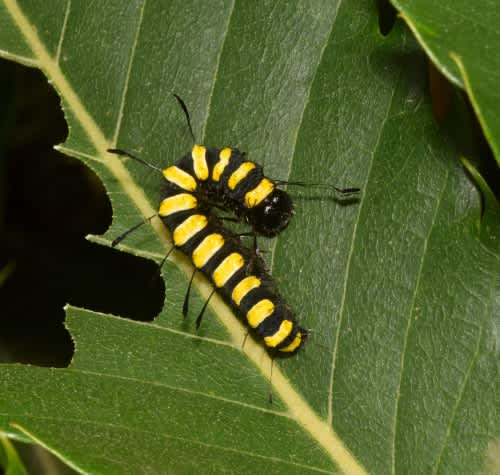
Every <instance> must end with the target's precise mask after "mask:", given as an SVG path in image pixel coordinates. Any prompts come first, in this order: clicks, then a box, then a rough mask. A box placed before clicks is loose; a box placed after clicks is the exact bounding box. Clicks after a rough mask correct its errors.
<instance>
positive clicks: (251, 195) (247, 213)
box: [158, 145, 307, 353]
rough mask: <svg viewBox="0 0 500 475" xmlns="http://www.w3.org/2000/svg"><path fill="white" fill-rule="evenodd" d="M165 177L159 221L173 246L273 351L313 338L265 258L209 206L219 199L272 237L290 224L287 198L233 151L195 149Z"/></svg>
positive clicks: (292, 348)
mask: <svg viewBox="0 0 500 475" xmlns="http://www.w3.org/2000/svg"><path fill="white" fill-rule="evenodd" d="M162 173H163V177H164V178H165V182H164V184H163V191H162V200H161V203H160V207H159V211H158V215H159V216H160V218H161V219H162V221H163V222H164V223H165V225H166V226H167V228H168V229H169V231H170V232H171V234H172V240H173V244H174V246H176V247H178V248H179V249H181V251H182V252H183V253H184V254H186V255H187V256H188V257H189V258H190V259H191V261H192V262H193V265H194V266H195V268H196V269H198V270H201V272H203V274H205V276H207V277H208V278H209V279H210V280H211V282H212V283H213V284H214V286H215V288H216V289H217V290H218V292H219V293H220V295H221V296H222V297H223V298H224V300H225V301H226V302H227V303H229V304H230V306H231V307H232V308H233V309H234V311H235V312H236V313H237V314H238V315H239V316H240V317H242V318H244V319H246V322H247V324H248V325H249V327H250V328H251V329H252V330H253V331H255V333H256V334H257V335H258V336H260V337H261V338H262V339H263V341H264V344H265V345H266V346H267V347H268V349H270V350H277V351H279V352H282V353H293V352H295V351H296V350H298V349H299V348H300V346H301V345H302V343H303V342H304V340H305V338H306V336H307V331H306V330H305V329H304V328H302V327H301V326H299V325H298V324H297V322H296V321H295V318H294V315H293V313H292V312H291V311H290V309H289V308H288V307H287V305H286V304H285V302H284V301H283V299H282V298H281V296H280V295H279V293H278V291H277V290H276V288H275V285H274V283H273V281H272V279H271V277H270V276H269V275H268V274H267V272H266V271H265V269H264V266H263V265H262V264H261V262H260V258H259V257H258V256H256V255H255V253H252V252H251V251H250V250H249V249H247V248H245V247H244V246H243V245H242V243H241V240H240V239H239V238H238V237H237V236H235V235H234V234H233V233H232V232H230V231H228V230H227V229H225V228H224V227H223V226H222V225H221V223H220V221H219V220H218V219H217V218H216V217H215V216H214V215H213V214H212V213H211V211H210V209H209V207H207V205H206V203H207V202H212V201H213V200H214V199H219V202H222V203H225V205H226V206H228V207H233V209H234V210H235V213H236V214H237V215H240V216H244V217H245V219H246V220H247V221H248V222H250V223H252V224H253V225H254V229H259V230H261V231H262V232H263V233H265V234H266V235H270V234H271V233H273V234H276V233H277V232H278V231H279V230H280V229H282V228H283V227H284V226H286V224H288V220H289V217H290V215H291V209H292V208H291V204H292V202H291V200H290V198H289V196H288V194H286V193H285V192H284V191H282V190H279V189H277V188H276V187H275V185H274V183H273V182H272V181H271V180H270V179H268V178H266V177H264V175H263V171H262V167H260V166H259V165H257V164H255V163H254V162H250V161H247V160H245V159H244V158H243V156H242V154H241V153H240V152H239V151H238V150H237V149H234V148H228V147H227V148H223V149H213V148H206V147H204V146H202V145H194V146H193V148H192V150H191V153H189V154H187V155H186V156H184V157H183V158H181V159H180V160H179V161H178V162H177V164H175V165H173V166H170V167H168V168H166V169H164V170H163V172H162ZM278 192H279V193H278ZM273 203H277V205H278V206H277V208H275V207H273V205H272V204H273ZM259 218H262V220H259Z"/></svg>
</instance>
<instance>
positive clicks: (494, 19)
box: [391, 0, 500, 164]
mask: <svg viewBox="0 0 500 475" xmlns="http://www.w3.org/2000/svg"><path fill="white" fill-rule="evenodd" d="M391 1H392V3H393V4H394V6H395V7H396V8H397V9H398V10H400V12H401V16H402V17H403V18H404V20H405V21H406V23H408V26H409V27H410V28H411V30H412V31H413V33H414V34H415V36H416V37H417V39H418V41H419V42H420V44H421V45H422V46H423V48H424V49H425V51H426V53H427V54H428V55H429V57H430V58H431V60H432V61H433V63H434V64H435V65H436V66H437V68H438V69H439V70H440V71H441V72H442V73H443V74H444V75H445V76H446V77H447V78H448V79H449V80H450V81H452V82H454V83H455V84H458V85H460V86H461V87H462V88H464V89H465V90H466V91H467V94H468V96H469V98H470V100H471V103H472V105H473V107H474V110H475V112H476V115H477V117H478V119H479V122H480V123H481V126H482V128H483V132H484V135H485V136H486V138H487V140H488V142H489V144H490V147H491V149H492V150H493V153H494V154H495V157H496V160H497V162H498V163H499V164H500V116H499V114H498V111H499V110H500V93H499V88H498V84H500V55H498V54H497V51H498V49H499V48H500V30H499V29H498V25H499V24H500V9H499V8H498V4H497V2H495V1H492V0H479V1H475V2H470V1H467V0H460V1H457V0H448V1H444V2H443V1H441V2H434V1H432V0H418V1H408V0H391Z"/></svg>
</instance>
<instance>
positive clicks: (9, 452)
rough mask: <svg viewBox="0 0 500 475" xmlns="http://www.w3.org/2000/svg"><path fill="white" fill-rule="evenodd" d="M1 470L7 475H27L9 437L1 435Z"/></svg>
mask: <svg viewBox="0 0 500 475" xmlns="http://www.w3.org/2000/svg"><path fill="white" fill-rule="evenodd" d="M0 468H2V469H3V471H2V473H4V474H5V475H27V473H28V472H27V471H26V469H25V467H24V465H23V463H22V461H21V459H20V458H19V455H18V454H17V452H16V449H15V448H14V446H13V445H12V443H11V442H10V441H9V439H8V438H7V437H5V436H4V435H1V434H0Z"/></svg>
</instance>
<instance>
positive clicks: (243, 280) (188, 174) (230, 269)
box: [108, 95, 359, 355]
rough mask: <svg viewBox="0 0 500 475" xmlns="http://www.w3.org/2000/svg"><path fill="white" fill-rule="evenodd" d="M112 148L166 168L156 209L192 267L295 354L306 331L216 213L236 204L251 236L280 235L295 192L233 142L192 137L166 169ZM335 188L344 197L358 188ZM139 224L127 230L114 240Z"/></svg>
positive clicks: (258, 329) (267, 340) (272, 347)
mask: <svg viewBox="0 0 500 475" xmlns="http://www.w3.org/2000/svg"><path fill="white" fill-rule="evenodd" d="M175 97H176V99H177V100H178V101H179V103H180V105H181V107H182V109H183V110H184V113H185V115H186V119H187V123H188V126H189V130H190V132H191V136H192V137H193V141H194V142H195V140H194V134H193V132H192V128H191V123H190V118H189V114H188V111H187V108H186V106H185V104H184V102H183V101H182V99H180V98H179V97H178V96H176V95H175ZM108 152H109V153H113V154H117V155H122V156H126V157H129V158H132V159H134V160H136V161H139V162H141V163H142V164H143V165H146V166H148V167H150V168H153V169H155V170H156V171H158V172H160V173H161V174H162V176H163V184H162V190H161V201H160V205H159V209H158V214H157V215H158V216H159V217H160V219H161V220H162V221H163V223H164V224H165V226H166V227H167V228H168V230H169V231H170V233H171V236H172V241H173V245H174V248H177V249H180V250H181V251H182V252H183V253H184V254H185V255H186V256H187V257H188V258H189V259H190V260H191V262H192V263H193V265H194V267H195V270H199V271H201V272H202V273H203V274H204V275H205V276H206V277H207V278H208V279H209V280H210V281H211V282H212V284H213V285H214V287H215V289H216V290H217V291H218V292H219V294H220V295H221V296H222V298H223V299H224V301H225V302H226V303H228V304H229V305H230V306H231V307H232V309H233V310H234V312H235V313H236V314H237V315H238V316H239V317H240V318H242V319H243V320H245V321H246V323H247V324H248V326H249V327H250V328H251V329H252V331H253V332H255V334H256V335H258V336H259V337H260V338H262V340H263V342H264V344H265V345H266V347H267V349H268V350H269V351H270V352H276V353H278V354H285V355H286V354H294V353H295V352H296V351H297V350H298V349H299V348H300V347H301V346H302V345H303V343H304V341H305V340H306V338H307V335H308V331H307V330H306V329H304V328H303V327H301V326H300V325H299V324H298V323H297V321H296V319H295V316H294V314H293V312H292V311H291V310H290V308H289V307H288V306H287V304H286V303H285V301H284V300H283V298H282V297H281V296H280V294H279V292H278V291H277V289H276V286H275V284H274V282H273V280H272V278H271V276H270V275H269V274H268V272H267V270H266V268H265V265H264V264H263V261H262V259H261V258H260V256H258V255H257V253H256V252H255V251H252V250H250V249H248V248H246V247H244V246H243V243H242V242H241V239H240V237H239V236H238V235H236V234H234V233H233V232H231V231H229V230H228V229H226V228H225V227H224V226H223V225H222V223H221V220H220V219H219V218H218V217H217V216H216V215H215V213H214V212H213V208H214V207H219V208H223V209H226V210H231V211H233V212H234V214H235V215H236V216H237V217H238V218H239V220H240V221H243V222H245V223H247V224H249V225H250V226H251V227H252V229H253V231H254V235H255V233H256V234H261V235H264V236H275V235H277V234H278V233H280V232H281V231H282V230H283V229H284V228H286V226H287V225H288V223H289V220H290V218H291V216H292V213H293V204H292V200H291V198H290V196H289V195H288V193H286V192H285V191H284V190H281V189H280V188H278V185H279V184H281V183H283V182H280V181H278V180H272V179H270V178H268V177H266V176H265V175H264V172H263V168H262V166H260V165H258V164H257V163H255V162H252V161H250V160H246V159H245V155H244V153H241V152H240V151H239V150H238V149H236V148H231V147H225V148H221V149H219V148H208V147H205V146H203V145H198V144H195V145H194V146H193V147H192V149H191V151H190V152H189V153H187V154H186V155H185V156H183V157H182V158H181V159H180V160H178V162H177V163H176V164H175V165H172V166H169V167H167V168H165V169H160V168H158V167H156V166H154V165H151V164H149V163H148V162H145V161H143V160H142V159H140V158H138V157H136V156H134V155H132V154H130V153H128V152H125V151H123V150H120V149H108ZM293 184H296V185H305V184H304V183H300V182H296V183H293ZM319 186H322V185H321V184H320V185H319ZM332 188H333V189H334V190H335V191H337V192H339V193H340V194H341V195H345V196H349V195H351V194H353V193H357V192H358V191H359V189H358V188H347V189H338V188H336V187H332ZM141 224H143V222H141V223H139V224H138V225H137V226H134V227H133V228H131V229H130V230H128V231H126V232H125V233H124V234H123V235H122V236H120V237H119V238H118V239H116V240H115V241H114V242H113V245H115V244H116V243H117V242H119V241H120V240H121V239H122V238H124V237H125V236H126V235H127V234H128V233H129V232H131V231H133V230H134V229H136V228H137V227H138V226H139V225H141ZM188 294H189V289H188ZM188 294H187V296H188ZM207 302H208V301H207ZM202 312H203V311H202ZM201 315H202V314H200V316H199V317H198V319H197V325H199V320H200V319H201Z"/></svg>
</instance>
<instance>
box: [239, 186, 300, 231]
mask: <svg viewBox="0 0 500 475" xmlns="http://www.w3.org/2000/svg"><path fill="white" fill-rule="evenodd" d="M292 212H293V203H292V200H291V198H290V196H289V195H288V193H287V192H286V191H283V190H279V189H277V188H275V189H274V190H273V192H272V193H270V194H269V196H267V198H266V199H264V200H263V201H262V202H261V203H260V204H259V205H258V206H255V207H254V208H251V209H250V210H248V214H247V219H248V222H249V224H250V225H251V226H252V227H253V228H254V230H255V232H257V233H258V234H262V235H263V236H267V237H272V236H275V235H276V234H278V233H279V232H281V231H282V230H283V229H285V228H286V227H287V226H288V223H289V221H290V218H291V216H292Z"/></svg>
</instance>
